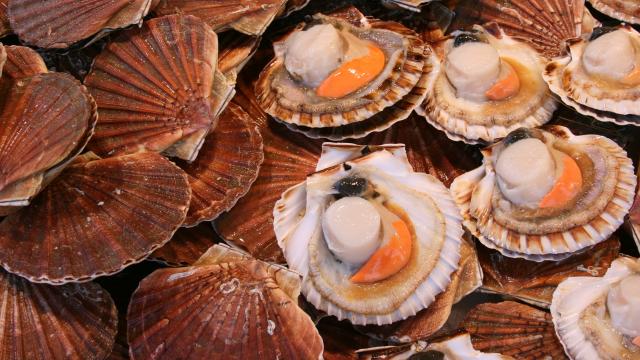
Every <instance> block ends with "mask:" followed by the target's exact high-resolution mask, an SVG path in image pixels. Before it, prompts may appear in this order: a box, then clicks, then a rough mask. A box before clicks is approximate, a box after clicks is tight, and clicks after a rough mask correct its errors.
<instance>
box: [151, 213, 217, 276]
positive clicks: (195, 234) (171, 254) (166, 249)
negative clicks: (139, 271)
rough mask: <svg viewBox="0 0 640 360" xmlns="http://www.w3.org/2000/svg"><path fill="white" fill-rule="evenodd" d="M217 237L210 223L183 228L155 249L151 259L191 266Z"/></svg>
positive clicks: (169, 264)
mask: <svg viewBox="0 0 640 360" xmlns="http://www.w3.org/2000/svg"><path fill="white" fill-rule="evenodd" d="M217 239H218V238H217V237H216V234H215V232H214V231H213V228H212V227H211V224H210V223H202V224H200V225H198V226H195V227H191V228H181V229H179V230H178V231H176V233H175V234H174V235H173V237H172V238H171V240H170V241H169V242H168V243H166V244H165V245H164V246H163V247H161V248H159V249H158V250H156V251H154V252H153V254H151V255H150V256H149V260H153V261H158V262H160V263H163V264H165V265H168V266H173V267H179V266H189V265H192V264H193V263H194V262H195V261H196V260H198V259H199V258H200V257H201V256H202V254H204V253H205V252H206V251H207V250H208V249H209V248H210V247H212V246H213V245H215V243H217V242H218V241H217Z"/></svg>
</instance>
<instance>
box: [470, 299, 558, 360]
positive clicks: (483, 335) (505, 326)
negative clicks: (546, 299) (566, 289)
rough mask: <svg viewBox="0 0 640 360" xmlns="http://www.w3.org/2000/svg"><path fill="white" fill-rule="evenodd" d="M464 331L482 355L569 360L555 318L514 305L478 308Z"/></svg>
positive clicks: (512, 303)
mask: <svg viewBox="0 0 640 360" xmlns="http://www.w3.org/2000/svg"><path fill="white" fill-rule="evenodd" d="M463 326H464V328H465V329H466V330H467V331H468V332H469V333H470V334H471V342H472V343H473V347H474V348H475V349H477V350H479V351H483V352H492V353H500V354H504V355H509V356H513V357H514V358H517V359H523V360H527V359H532V360H533V359H542V358H549V359H552V360H555V359H566V358H567V357H566V356H565V354H564V350H563V348H562V345H561V344H560V342H559V341H558V339H557V338H556V333H555V330H554V327H553V322H552V321H551V314H549V313H547V312H544V311H541V310H538V309H536V308H534V307H531V306H528V305H524V304H520V303H517V302H513V301H505V302H501V303H496V304H492V303H487V304H480V305H478V306H476V307H475V308H474V309H473V310H471V312H470V313H469V314H468V315H467V318H466V320H465V322H464V325H463Z"/></svg>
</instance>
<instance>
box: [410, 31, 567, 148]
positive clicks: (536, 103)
mask: <svg viewBox="0 0 640 360" xmlns="http://www.w3.org/2000/svg"><path fill="white" fill-rule="evenodd" d="M435 49H436V52H437V53H438V55H439V65H438V66H437V67H436V73H437V75H436V76H437V78H436V80H435V84H434V86H433V89H432V91H431V92H430V93H429V94H428V95H427V97H426V99H425V101H424V103H423V104H422V105H421V107H420V108H419V110H418V112H419V113H420V114H421V115H423V116H425V117H426V119H427V121H428V122H429V123H430V124H432V125H433V126H435V127H436V128H438V129H440V130H442V131H444V132H445V133H446V134H447V136H448V137H449V138H450V139H452V140H456V141H464V142H467V143H471V144H474V143H479V142H493V141H494V140H497V139H499V138H503V137H505V136H506V135H507V134H508V133H510V132H511V131H513V130H515V129H517V128H520V127H526V128H534V127H537V126H540V125H542V124H544V123H546V122H547V121H549V120H551V117H552V115H553V112H554V111H555V109H556V107H557V103H556V101H555V99H554V98H553V95H552V94H551V93H550V92H549V89H548V88H547V86H546V84H545V82H544V80H543V79H542V76H541V73H542V71H543V69H544V65H545V60H544V58H543V57H542V55H540V54H539V53H538V52H537V51H536V50H534V49H533V48H532V47H530V46H529V45H528V44H527V43H525V42H520V41H517V40H516V39H514V38H511V37H509V36H508V35H506V34H505V33H504V32H503V31H502V29H500V28H498V27H497V26H495V24H493V25H492V26H491V27H488V28H486V29H485V28H482V27H480V26H475V27H474V30H473V31H468V32H456V33H454V34H453V35H452V36H450V37H448V38H445V39H443V40H441V41H439V42H438V43H437V44H436V45H435Z"/></svg>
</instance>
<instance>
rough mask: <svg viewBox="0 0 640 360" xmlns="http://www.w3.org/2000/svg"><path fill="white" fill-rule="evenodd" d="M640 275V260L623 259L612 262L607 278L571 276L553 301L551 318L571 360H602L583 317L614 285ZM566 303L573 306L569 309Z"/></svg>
mask: <svg viewBox="0 0 640 360" xmlns="http://www.w3.org/2000/svg"><path fill="white" fill-rule="evenodd" d="M637 272H640V260H639V259H635V258H630V257H621V258H618V259H617V260H615V261H614V262H613V263H611V267H610V268H609V270H607V273H606V274H605V275H604V277H601V278H597V277H595V278H594V277H588V276H578V277H570V278H568V279H565V280H564V281H563V282H561V283H560V285H558V287H557V288H556V290H555V291H554V293H553V299H552V301H551V307H550V310H551V316H552V318H553V325H554V326H555V329H556V334H557V335H558V339H559V340H560V343H561V344H562V346H563V347H564V350H565V352H566V353H567V355H569V357H570V358H571V359H573V360H599V359H600V357H599V356H598V351H597V349H596V347H595V346H594V344H593V343H591V342H590V341H588V339H587V337H586V336H585V334H584V333H583V331H582V330H581V328H580V325H579V321H580V316H581V314H582V313H583V312H584V310H585V309H586V308H587V307H589V305H591V304H593V303H594V302H595V301H596V300H597V299H598V298H600V297H601V296H605V295H606V294H607V292H608V290H609V288H610V286H611V285H613V284H615V283H617V282H618V281H620V280H622V279H623V278H625V277H627V276H629V275H631V274H633V273H637ZM566 301H570V302H571V305H570V306H566V305H565V304H564V302H566ZM563 305H565V306H563Z"/></svg>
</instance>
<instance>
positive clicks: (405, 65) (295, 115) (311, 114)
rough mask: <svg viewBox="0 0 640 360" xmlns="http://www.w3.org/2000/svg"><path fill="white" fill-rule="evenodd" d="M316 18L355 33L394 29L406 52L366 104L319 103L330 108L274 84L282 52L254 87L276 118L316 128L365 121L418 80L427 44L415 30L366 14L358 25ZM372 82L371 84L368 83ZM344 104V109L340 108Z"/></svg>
mask: <svg viewBox="0 0 640 360" xmlns="http://www.w3.org/2000/svg"><path fill="white" fill-rule="evenodd" d="M316 19H317V20H318V21H321V22H323V23H338V24H341V25H342V26H346V27H348V28H349V29H351V31H352V32H354V33H358V32H367V31H384V33H385V34H390V33H392V34H394V35H393V36H400V37H402V38H404V39H405V40H404V42H405V44H404V45H403V46H406V55H405V56H401V57H399V58H398V59H397V61H396V64H395V66H394V67H393V69H391V70H390V73H389V74H388V75H387V79H386V80H385V81H383V82H382V83H381V84H380V85H379V86H377V87H375V88H371V89H370V90H371V91H370V92H369V93H368V94H367V95H366V96H365V98H366V99H367V101H366V103H365V104H363V105H358V106H352V105H349V106H348V107H344V106H342V105H340V104H331V103H329V102H326V103H321V104H320V105H322V106H324V107H328V106H331V107H332V108H336V109H338V110H332V111H331V112H329V111H326V112H322V111H320V110H317V111H316V110H313V111H311V110H310V109H304V106H302V105H300V104H294V101H291V100H288V99H284V98H283V94H280V93H279V90H278V89H276V88H275V87H274V85H273V82H274V79H275V77H276V75H277V73H278V71H279V70H282V68H283V67H284V60H283V57H282V56H277V57H275V58H274V59H273V60H272V61H271V62H270V63H269V64H268V65H267V67H266V68H265V69H264V70H263V71H262V73H261V74H260V77H259V79H258V81H257V82H256V84H255V88H256V95H257V99H258V103H259V104H260V106H261V107H262V109H264V110H265V111H266V112H267V113H268V114H270V115H271V116H273V117H274V118H276V119H277V120H279V121H281V122H284V123H287V124H292V125H296V126H305V127H313V128H326V127H337V126H344V125H349V124H354V123H357V122H361V121H366V120H367V119H370V118H371V117H372V116H374V115H376V114H378V113H379V112H381V111H382V110H384V109H386V108H388V107H390V106H392V105H394V104H396V103H397V102H398V101H400V100H401V99H402V98H404V97H405V96H407V95H408V94H409V93H410V92H411V90H412V89H413V88H414V87H415V86H416V84H418V81H419V80H420V78H421V77H422V70H423V68H424V63H425V61H426V59H425V51H424V47H425V45H424V43H423V41H422V40H421V39H420V37H419V35H418V34H416V33H415V32H413V31H412V30H410V29H408V28H405V27H404V26H402V25H400V24H398V23H393V22H385V21H378V20H371V21H369V20H366V19H365V18H364V17H363V20H362V21H361V22H360V23H359V24H360V25H359V26H353V25H352V23H351V22H347V21H346V20H344V19H342V18H338V17H329V16H323V15H316ZM300 30H301V26H298V27H297V28H296V29H294V30H293V31H300ZM389 32H390V33H389ZM379 78H380V77H379ZM376 81H377V80H376ZM372 86H373V85H369V87H372ZM409 99H411V98H409ZM332 101H334V100H332ZM335 101H341V100H335ZM320 105H318V106H320ZM341 106H342V107H343V109H340V107H341ZM386 121H388V122H392V121H397V120H393V117H392V118H391V119H386ZM379 130H380V129H378V131H379Z"/></svg>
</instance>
